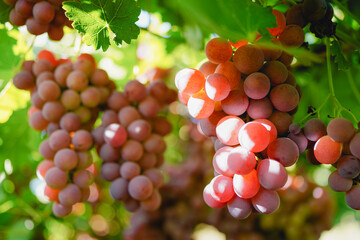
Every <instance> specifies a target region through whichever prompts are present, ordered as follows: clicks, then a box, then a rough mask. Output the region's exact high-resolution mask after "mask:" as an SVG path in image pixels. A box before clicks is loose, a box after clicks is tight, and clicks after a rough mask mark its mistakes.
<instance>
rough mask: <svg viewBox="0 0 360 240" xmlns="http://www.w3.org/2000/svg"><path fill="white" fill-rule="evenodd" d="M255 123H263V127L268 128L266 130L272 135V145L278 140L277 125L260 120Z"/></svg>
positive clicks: (266, 120)
mask: <svg viewBox="0 0 360 240" xmlns="http://www.w3.org/2000/svg"><path fill="white" fill-rule="evenodd" d="M254 122H258V123H261V125H263V126H264V127H265V128H266V130H267V131H268V132H269V134H270V143H271V142H273V141H274V140H275V139H277V136H278V134H277V130H276V127H275V125H274V124H273V123H272V122H271V121H269V120H268V119H262V118H259V119H255V120H254Z"/></svg>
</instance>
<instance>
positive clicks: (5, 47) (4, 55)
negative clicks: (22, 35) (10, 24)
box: [0, 26, 20, 91]
mask: <svg viewBox="0 0 360 240" xmlns="http://www.w3.org/2000/svg"><path fill="white" fill-rule="evenodd" d="M0 39H1V41H0V53H1V56H0V91H1V90H2V89H3V88H4V86H5V85H6V83H7V82H8V81H9V80H10V79H11V78H12V76H13V75H14V74H13V70H14V68H15V67H16V66H17V65H18V63H19V61H20V56H18V55H16V54H15V53H14V47H15V46H16V44H17V40H16V39H14V38H13V37H11V36H10V35H9V31H8V30H6V29H4V28H1V26H0Z"/></svg>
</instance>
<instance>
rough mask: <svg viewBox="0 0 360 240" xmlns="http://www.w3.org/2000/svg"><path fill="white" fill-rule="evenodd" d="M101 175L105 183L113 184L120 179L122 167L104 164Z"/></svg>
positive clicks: (116, 164)
mask: <svg viewBox="0 0 360 240" xmlns="http://www.w3.org/2000/svg"><path fill="white" fill-rule="evenodd" d="M100 175H101V177H102V178H103V179H104V180H105V181H109V182H112V181H114V180H115V179H117V178H118V177H120V165H119V164H118V163H112V162H108V163H104V164H103V165H102V166H101V169H100Z"/></svg>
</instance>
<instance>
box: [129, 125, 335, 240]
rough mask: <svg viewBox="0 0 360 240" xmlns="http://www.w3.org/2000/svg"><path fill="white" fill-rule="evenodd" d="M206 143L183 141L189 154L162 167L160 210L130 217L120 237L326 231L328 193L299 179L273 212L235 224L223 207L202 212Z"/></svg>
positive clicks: (296, 235) (232, 238) (314, 235)
mask: <svg viewBox="0 0 360 240" xmlns="http://www.w3.org/2000/svg"><path fill="white" fill-rule="evenodd" d="M187 129H188V134H189V135H191V134H192V132H194V131H195V132H196V131H197V128H196V125H194V124H192V125H190V126H189V127H188V128H187ZM209 140H210V139H207V140H203V139H202V140H200V141H196V140H195V139H192V138H190V139H189V141H188V142H186V143H184V147H185V148H186V149H187V153H188V155H187V156H186V158H185V159H184V161H183V162H182V163H181V164H171V165H170V164H166V165H165V167H164V169H165V171H166V173H167V174H168V175H169V179H170V180H169V182H168V183H166V184H165V185H164V186H163V187H161V188H160V193H161V195H162V197H163V203H162V205H161V207H160V209H159V211H157V212H147V211H144V210H140V211H137V212H136V213H134V214H133V216H132V218H131V226H130V227H129V228H127V229H126V230H125V231H124V239H128V240H137V239H192V236H193V235H194V231H196V228H197V226H198V225H199V224H203V223H206V224H210V225H212V226H215V227H216V228H217V229H218V230H219V231H221V232H223V233H225V234H226V239H229V240H245V239H284V236H286V238H287V239H304V236H306V239H318V238H319V237H320V234H321V232H322V231H324V230H328V229H329V228H330V227H331V224H332V219H333V216H334V201H333V199H332V198H331V195H330V194H329V193H328V191H327V190H326V189H324V188H321V187H318V186H317V185H315V184H314V183H312V182H310V181H309V180H308V179H306V178H305V177H304V176H302V175H298V176H294V175H289V178H288V182H287V183H286V185H285V186H284V188H283V189H281V190H280V191H279V196H280V201H281V205H282V206H283V207H282V208H280V209H279V210H278V211H277V212H276V213H274V214H270V215H254V214H253V215H251V216H249V217H248V218H247V219H245V220H243V221H241V223H239V222H238V221H234V218H233V217H232V216H231V215H230V214H229V213H228V211H227V210H225V209H214V210H213V209H211V210H210V209H209V208H207V207H206V206H205V205H203V204H202V194H201V192H199V191H198V189H202V188H204V187H205V186H206V184H207V182H208V179H209V178H211V175H212V166H211V164H210V162H209V161H207V157H208V155H211V154H212V152H213V150H212V149H211V147H212V146H211V141H210V142H209ZM289 224H290V226H291V227H289ZM179 228H181V231H178V229H179ZM298 229H303V230H304V231H301V232H299V231H298Z"/></svg>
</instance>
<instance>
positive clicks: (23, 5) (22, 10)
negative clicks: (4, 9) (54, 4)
mask: <svg viewBox="0 0 360 240" xmlns="http://www.w3.org/2000/svg"><path fill="white" fill-rule="evenodd" d="M32 8H33V6H32V4H31V3H30V2H28V1H27V0H18V1H17V2H16V4H15V11H16V12H17V13H19V14H20V15H21V16H23V17H24V18H28V17H30V16H31V14H32Z"/></svg>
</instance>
